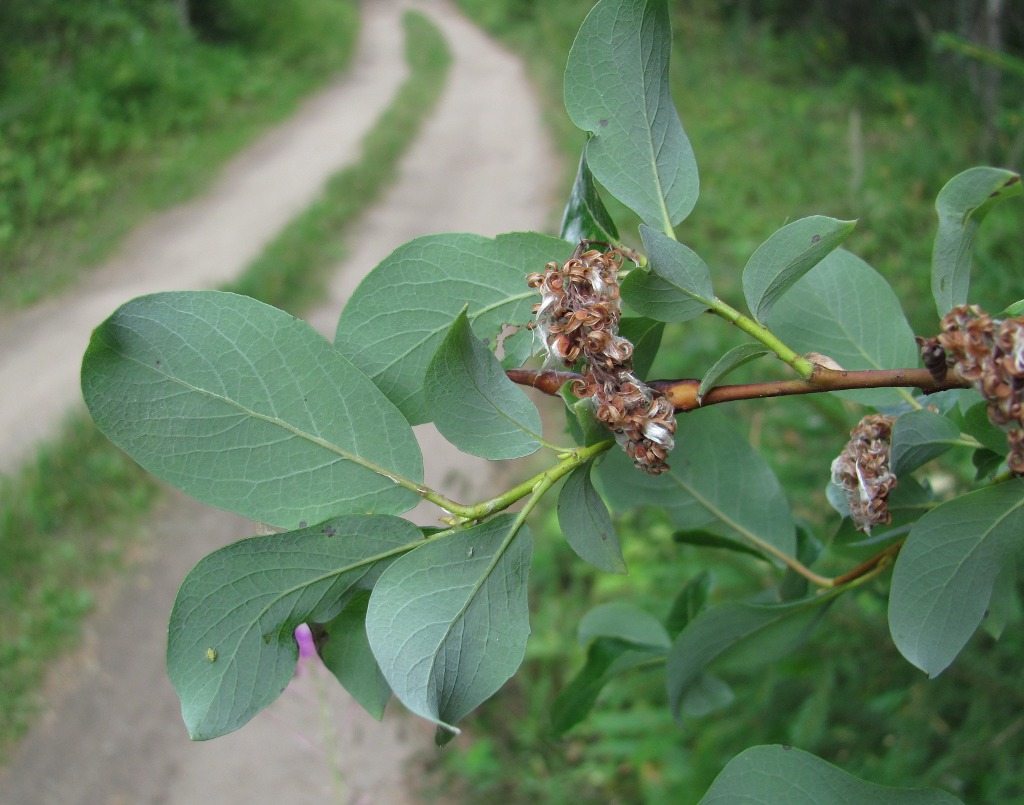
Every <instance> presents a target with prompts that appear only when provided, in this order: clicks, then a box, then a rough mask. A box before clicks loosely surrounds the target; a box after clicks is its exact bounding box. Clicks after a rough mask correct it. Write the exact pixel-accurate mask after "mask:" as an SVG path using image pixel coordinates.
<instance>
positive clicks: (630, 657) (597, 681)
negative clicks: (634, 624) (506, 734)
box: [551, 637, 665, 735]
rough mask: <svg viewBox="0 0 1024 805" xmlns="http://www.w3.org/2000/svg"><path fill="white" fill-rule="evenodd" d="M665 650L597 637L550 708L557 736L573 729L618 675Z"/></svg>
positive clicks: (653, 659) (649, 660)
mask: <svg viewBox="0 0 1024 805" xmlns="http://www.w3.org/2000/svg"><path fill="white" fill-rule="evenodd" d="M664 655H665V652H664V649H660V650H658V649H651V648H649V647H638V646H637V645H636V644H635V643H629V642H626V641H623V640H618V639H616V638H613V637H599V638H597V639H596V640H594V641H593V642H592V643H591V644H590V646H589V647H588V648H587V660H586V663H585V664H584V665H583V667H582V668H581V669H580V671H579V673H577V674H576V676H574V677H573V678H572V679H571V680H570V681H569V683H568V684H567V685H566V686H565V688H564V689H563V690H562V691H561V692H560V693H559V694H558V696H557V698H556V699H555V701H554V703H553V704H552V706H551V727H552V730H553V732H554V733H555V734H556V735H561V734H562V733H564V732H567V731H568V730H570V729H572V728H573V727H575V726H576V725H577V724H579V723H580V722H581V721H582V720H583V719H584V718H586V717H587V714H588V713H589V712H590V711H591V710H592V709H593V707H594V703H595V702H596V701H597V697H598V695H599V694H600V693H601V690H602V689H603V688H604V686H605V685H606V684H608V682H609V681H611V680H612V679H614V678H615V677H616V676H618V675H619V674H622V673H624V672H626V671H629V670H631V669H633V668H636V667H638V666H641V665H645V664H647V663H651V662H656V661H657V660H659V659H660V658H662V657H664Z"/></svg>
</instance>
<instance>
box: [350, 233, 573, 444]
mask: <svg viewBox="0 0 1024 805" xmlns="http://www.w3.org/2000/svg"><path fill="white" fill-rule="evenodd" d="M572 249H573V247H572V246H570V245H569V244H568V243H566V242H565V241H564V240H560V239H558V238H552V237H547V236H545V235H538V234H535V233H530V232H527V233H516V234H511V235H500V236H498V237H497V238H496V239H493V240H492V239H489V238H484V237H480V236H479V235H466V234H446V235H430V236H427V237H422V238H417V239H416V240H412V241H410V242H408V243H406V244H405V245H403V246H399V247H398V248H397V249H396V250H395V251H394V252H392V253H391V254H390V255H389V256H388V257H386V258H385V259H384V260H383V261H382V262H381V263H380V265H378V266H377V267H376V268H375V269H373V271H371V272H370V273H369V274H368V275H367V276H366V278H365V279H364V280H363V281H362V282H361V283H360V284H359V287H358V288H356V290H355V292H354V293H353V294H352V297H351V298H350V299H349V301H348V304H347V305H346V306H345V309H344V310H343V311H342V314H341V319H340V320H339V322H338V330H337V333H336V335H335V339H334V343H335V345H336V346H337V347H338V349H339V350H341V351H342V352H343V353H344V354H345V355H346V356H347V357H348V358H349V359H350V360H351V361H352V362H353V363H354V364H355V365H356V366H358V367H359V368H360V369H361V370H362V371H364V372H365V373H366V374H367V375H368V376H369V377H370V379H371V380H373V382H374V383H376V384H377V386H379V387H380V389H381V391H383V392H384V394H385V395H386V396H387V398H388V399H389V400H391V401H392V402H393V403H394V404H395V405H396V406H398V408H399V410H401V411H402V412H403V413H404V414H405V416H406V417H407V418H408V419H409V421H410V422H412V423H413V424H414V425H416V424H419V423H422V422H426V421H428V419H429V414H428V412H427V406H426V402H425V400H424V399H423V376H424V374H425V373H426V371H427V366H428V365H429V364H430V361H431V359H432V358H433V357H434V353H436V352H437V348H438V347H439V346H440V344H441V341H442V340H443V339H444V337H445V334H446V333H447V332H448V330H449V328H450V327H451V325H452V322H453V321H455V317H456V316H458V315H459V311H461V310H462V309H463V307H465V306H466V305H469V309H468V312H467V316H468V318H469V321H470V323H471V324H472V326H473V332H474V333H476V335H477V337H479V338H480V339H481V340H482V341H484V343H489V344H496V343H497V339H498V336H499V335H500V334H501V332H502V329H503V327H504V326H505V325H523V324H526V323H527V322H529V321H530V320H531V319H532V318H533V303H534V302H538V301H540V296H539V295H538V294H537V292H536V291H535V290H533V289H531V288H529V287H528V286H527V285H526V275H527V274H529V273H531V272H534V271H542V270H543V268H544V265H545V264H546V263H547V262H548V261H550V260H558V261H560V262H561V261H564V260H566V259H567V258H568V257H569V255H571V254H572ZM506 340H507V341H509V340H508V339H506ZM510 348H514V349H515V350H516V354H515V355H514V358H515V360H512V359H510V364H509V365H513V364H514V365H519V364H521V363H522V361H523V360H525V358H526V357H527V356H528V355H529V353H530V350H531V348H532V339H530V338H522V339H519V338H516V339H513V340H511V341H510V343H507V344H506V352H507V351H508V349H510Z"/></svg>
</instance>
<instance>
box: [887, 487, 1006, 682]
mask: <svg viewBox="0 0 1024 805" xmlns="http://www.w3.org/2000/svg"><path fill="white" fill-rule="evenodd" d="M1021 533H1024V479H1015V480H1013V481H1008V482H1006V483H1002V484H998V485H997V486H990V487H987V488H984V489H979V490H977V491H976V492H970V493H968V494H966V495H962V496H961V497H958V498H955V499H954V500H951V501H949V502H948V503H944V504H943V505H941V506H939V507H938V508H936V509H933V510H932V511H930V512H929V513H928V514H926V515H925V516H924V517H922V518H921V519H920V520H919V521H918V522H917V524H916V525H915V526H914V528H913V529H911V531H910V536H908V537H907V541H906V543H905V544H904V545H903V549H902V550H901V551H900V555H899V557H898V558H897V560H896V567H895V568H894V569H893V574H892V589H891V592H890V595H889V631H890V632H891V633H892V638H893V642H895V643H896V647H897V648H898V649H899V650H900V653H901V654H903V656H904V657H906V658H907V660H909V661H910V662H911V663H912V664H913V665H915V666H917V667H918V668H920V669H921V670H922V671H925V672H926V673H927V674H928V675H929V676H933V677H934V676H936V675H937V674H939V673H941V672H942V671H943V670H945V669H946V667H947V666H949V664H950V663H951V662H953V659H954V658H955V657H956V655H957V654H959V653H960V650H961V649H962V648H963V647H964V645H965V644H966V643H967V640H968V639H969V638H970V637H971V635H972V634H974V630H975V629H977V627H978V624H979V623H981V619H982V618H983V617H984V615H985V610H986V608H987V607H988V604H989V600H990V599H991V597H992V589H993V586H994V585H995V581H996V576H997V575H998V574H999V571H1000V569H1001V568H1002V567H1003V566H1004V565H1005V564H1007V562H1009V561H1012V559H1013V557H1014V556H1015V555H1016V554H1017V553H1018V552H1019V550H1020V537H1021Z"/></svg>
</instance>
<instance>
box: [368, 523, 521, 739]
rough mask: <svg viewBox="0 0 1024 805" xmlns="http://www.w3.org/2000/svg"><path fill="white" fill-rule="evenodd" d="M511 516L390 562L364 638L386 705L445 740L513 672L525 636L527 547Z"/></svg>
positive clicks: (377, 589)
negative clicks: (385, 687)
mask: <svg viewBox="0 0 1024 805" xmlns="http://www.w3.org/2000/svg"><path fill="white" fill-rule="evenodd" d="M515 525H516V520H515V517H514V516H513V515H499V516H498V517H495V518H494V519H493V520H488V521H487V522H486V523H483V524H482V525H479V526H476V527H474V528H469V529H466V530H465V531H460V532H458V533H456V534H453V535H451V536H446V537H443V538H438V539H434V540H431V541H429V542H427V543H425V544H423V545H421V546H420V547H419V548H417V549H416V550H415V551H412V552H411V553H409V554H407V555H406V556H403V557H401V558H400V559H399V560H398V561H396V562H394V563H393V564H392V565H391V566H390V567H389V568H388V569H387V571H385V572H384V574H383V575H382V576H381V578H380V580H379V581H378V582H377V585H376V586H375V587H374V590H373V594H372V596H371V597H370V607H369V610H368V611H367V613H366V633H367V636H368V637H369V640H370V647H371V648H372V649H373V654H374V656H375V657H376V658H377V662H378V663H380V668H381V671H383V673H384V676H385V678H386V679H387V680H388V684H389V685H391V689H392V690H393V691H394V693H395V696H397V697H398V698H399V700H401V702H402V703H403V704H404V705H405V706H406V707H408V708H409V709H410V710H411V711H412V712H414V713H416V714H417V715H420V716H422V717H423V718H426V719H429V720H430V721H433V722H435V723H437V724H439V725H441V726H443V727H446V728H447V729H449V730H453V731H456V732H457V730H456V729H455V727H454V726H453V725H454V724H455V722H456V721H458V720H459V719H461V718H462V717H463V716H465V715H466V714H467V713H469V712H471V711H472V710H473V709H474V708H476V707H477V706H478V705H479V704H480V703H481V702H483V701H485V700H486V699H488V698H489V697H490V696H491V695H493V694H494V693H495V692H496V691H497V690H498V688H500V687H501V686H502V685H503V684H504V683H505V681H506V680H508V678H509V677H511V676H512V674H514V673H515V672H516V669H517V668H518V667H519V665H520V663H522V661H523V655H524V654H525V652H526V638H527V635H529V633H530V620H529V610H528V607H527V602H526V592H527V577H528V574H529V570H530V558H531V555H532V538H531V536H530V532H529V530H528V528H527V527H526V526H525V525H521V526H519V527H518V528H516V527H515Z"/></svg>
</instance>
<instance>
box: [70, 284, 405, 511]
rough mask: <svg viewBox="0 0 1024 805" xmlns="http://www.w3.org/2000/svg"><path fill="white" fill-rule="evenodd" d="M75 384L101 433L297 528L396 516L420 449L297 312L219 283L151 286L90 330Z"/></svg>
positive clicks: (174, 475) (397, 417) (163, 468)
mask: <svg viewBox="0 0 1024 805" xmlns="http://www.w3.org/2000/svg"><path fill="white" fill-rule="evenodd" d="M82 389H83V394H84V396H85V399H86V402H87V404H88V406H89V409H90V412H91V413H92V415H93V418H94V419H95V420H96V422H97V424H98V425H99V427H100V429H101V430H103V432H104V433H106V434H107V436H108V437H109V438H110V439H111V440H112V441H114V443H115V444H117V445H118V446H119V447H121V448H122V449H123V450H125V452H127V453H128V454H129V455H131V456H132V458H134V459H135V460H136V461H138V462H139V463H140V464H142V466H143V467H145V468H146V469H148V470H149V471H150V472H152V473H154V474H155V475H157V476H159V477H161V478H163V479H164V480H166V481H168V482H169V483H172V484H174V485H175V486H178V487H179V488H181V489H183V490H184V491H186V492H188V493H189V494H191V495H193V496H195V497H197V498H198V499H200V500H202V501H204V502H206V503H210V504H211V505H214V506H218V507H220V508H224V509H228V510H230V511H235V512H238V513H239V514H243V515H245V516H247V517H251V518H252V519H255V520H259V521H261V522H266V523H270V524H273V525H277V526H281V527H285V528H294V527H295V526H296V525H297V524H299V523H301V522H302V521H305V522H317V521H319V520H323V519H325V518H327V517H330V516H333V515H337V514H343V513H349V512H360V513H361V512H370V511H376V512H384V513H394V514H397V513H401V512H403V511H406V510H407V509H409V508H411V507H412V506H413V505H415V503H416V502H417V499H418V498H417V496H416V494H415V493H413V492H411V491H409V490H407V489H404V488H401V487H399V486H397V485H396V484H395V483H394V481H393V480H392V479H391V477H390V476H400V477H402V478H406V479H407V480H409V481H410V482H413V483H416V482H419V481H420V480H421V479H422V472H423V470H422V459H421V457H420V453H419V447H418V445H417V444H416V440H415V437H414V436H413V433H412V429H411V427H410V426H409V424H408V422H407V421H406V420H405V419H404V417H402V415H401V414H400V413H399V412H398V410H397V409H396V408H395V407H394V406H393V405H391V404H390V403H389V402H388V401H387V399H386V398H385V397H384V396H383V395H382V394H381V393H380V392H379V391H378V390H377V389H376V388H375V387H374V385H373V384H372V383H371V382H370V381H369V379H368V378H367V377H366V376H365V375H363V374H362V373H361V372H360V371H359V370H358V369H357V368H356V367H355V366H353V365H352V364H351V363H350V362H349V361H348V360H346V359H345V357H344V356H343V355H341V354H340V353H338V352H337V351H336V350H335V349H333V348H332V347H331V345H330V344H329V343H328V342H326V341H325V340H324V339H323V338H322V337H321V336H320V335H319V334H317V333H316V332H315V331H314V330H312V328H310V327H309V326H308V325H307V324H305V323H304V322H301V321H299V320H298V319H295V318H293V317H292V316H289V315H288V314H286V313H284V312H283V311H280V310H277V309H275V308H272V307H270V306H268V305H264V304H262V303H260V302H257V301H255V300H253V299H249V298H247V297H243V296H237V295H235V294H227V293H220V292H215V291H203V292H184V293H166V294H155V295H152V296H148V297H141V298H139V299H135V300H133V301H131V302H128V303H127V304H125V305H123V306H122V307H121V308H120V309H119V310H118V311H117V312H116V313H115V314H114V315H113V316H111V318H110V319H108V321H107V322H105V323H104V324H103V325H101V326H100V327H99V328H97V330H96V332H95V333H94V334H93V338H92V341H91V343H90V346H89V349H88V350H87V352H86V356H85V359H84V361H83V368H82Z"/></svg>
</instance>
